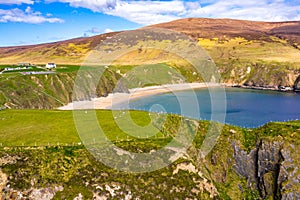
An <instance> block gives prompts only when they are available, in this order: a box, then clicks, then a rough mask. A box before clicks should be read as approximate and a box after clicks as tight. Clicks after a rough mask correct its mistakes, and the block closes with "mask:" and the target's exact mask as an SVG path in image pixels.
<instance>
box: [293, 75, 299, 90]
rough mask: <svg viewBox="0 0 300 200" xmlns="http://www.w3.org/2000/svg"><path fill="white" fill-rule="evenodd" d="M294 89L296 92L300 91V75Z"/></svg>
mask: <svg viewBox="0 0 300 200" xmlns="http://www.w3.org/2000/svg"><path fill="white" fill-rule="evenodd" d="M294 91H296V92H300V76H298V78H297V79H296V81H295V84H294Z"/></svg>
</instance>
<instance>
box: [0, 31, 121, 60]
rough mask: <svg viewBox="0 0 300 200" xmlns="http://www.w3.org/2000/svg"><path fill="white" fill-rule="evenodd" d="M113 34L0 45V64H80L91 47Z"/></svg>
mask: <svg viewBox="0 0 300 200" xmlns="http://www.w3.org/2000/svg"><path fill="white" fill-rule="evenodd" d="M115 34H116V33H107V34H102V35H97V36H93V37H85V38H75V39H70V40H65V41H59V42H53V43H46V44H37V45H26V46H12V47H0V64H16V63H18V62H31V63H45V62H50V61H55V62H57V63H60V64H80V63H81V62H82V61H83V59H84V57H85V56H86V55H87V54H88V52H89V51H90V50H91V49H93V48H95V47H96V46H97V45H98V44H99V43H100V42H101V41H103V40H105V39H106V38H107V37H111V36H113V35H115Z"/></svg>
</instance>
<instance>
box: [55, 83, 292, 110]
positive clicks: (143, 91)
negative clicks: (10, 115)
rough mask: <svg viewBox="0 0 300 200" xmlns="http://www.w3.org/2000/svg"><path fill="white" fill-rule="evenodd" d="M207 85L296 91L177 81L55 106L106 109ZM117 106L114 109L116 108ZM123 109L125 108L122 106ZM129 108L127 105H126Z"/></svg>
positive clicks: (272, 88)
mask: <svg viewBox="0 0 300 200" xmlns="http://www.w3.org/2000/svg"><path fill="white" fill-rule="evenodd" d="M208 87H228V88H242V89H253V90H265V91H275V92H297V91H294V90H281V89H278V88H275V87H258V86H244V85H234V84H226V83H179V84H165V85H159V86H148V87H144V88H133V89H129V93H109V94H108V96H106V97H98V98H93V99H92V100H85V101H76V102H71V103H68V104H67V105H64V106H61V107H59V108H57V109H58V110H81V109H108V110H113V109H114V105H120V104H124V103H126V102H127V103H128V102H129V101H131V100H134V99H138V98H143V97H147V96H153V95H158V94H163V93H168V92H175V91H183V90H191V89H202V88H208ZM118 108H119V107H117V108H116V109H118ZM124 109H125V108H124ZM127 109H129V107H127Z"/></svg>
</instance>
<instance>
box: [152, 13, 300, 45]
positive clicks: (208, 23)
mask: <svg viewBox="0 0 300 200" xmlns="http://www.w3.org/2000/svg"><path fill="white" fill-rule="evenodd" d="M149 27H154V28H166V29H172V30H175V31H179V32H182V33H185V34H187V35H189V36H192V37H193V38H210V39H211V38H214V37H216V38H222V37H224V36H226V37H228V38H234V37H243V38H246V39H248V40H257V39H267V38H266V37H269V36H276V37H280V38H286V39H288V40H291V41H293V42H297V43H300V21H290V22H257V21H247V20H235V19H209V18H187V19H179V20H175V21H172V22H167V23H161V24H157V25H152V26H149Z"/></svg>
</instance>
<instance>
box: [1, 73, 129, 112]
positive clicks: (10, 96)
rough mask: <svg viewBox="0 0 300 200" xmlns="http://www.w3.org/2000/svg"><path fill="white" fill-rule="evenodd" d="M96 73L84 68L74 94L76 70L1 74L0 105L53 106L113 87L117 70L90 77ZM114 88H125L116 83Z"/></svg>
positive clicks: (16, 106)
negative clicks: (73, 71) (71, 71)
mask: <svg viewBox="0 0 300 200" xmlns="http://www.w3.org/2000/svg"><path fill="white" fill-rule="evenodd" d="M96 76H97V73H94V72H93V71H87V72H86V74H85V77H82V80H81V81H82V85H81V87H82V88H80V89H78V91H79V92H78V93H77V97H73V89H74V88H73V87H74V82H75V79H76V73H58V74H48V75H24V76H23V75H19V76H13V77H6V76H1V77H0V82H1V87H0V107H1V106H3V105H4V106H6V107H7V108H13V109H53V108H57V107H60V106H63V105H66V104H68V103H69V102H71V101H72V100H74V99H75V100H76V99H77V100H83V99H90V98H93V97H101V96H106V95H107V94H109V93H111V92H113V91H115V90H116V89H115V85H116V84H117V81H118V79H119V78H120V75H119V74H117V73H115V72H112V71H108V70H106V74H104V75H103V76H102V78H101V79H100V80H99V82H97V83H96V82H95V81H94V79H96V78H95V77H96ZM90 88H95V91H94V93H93V94H91V93H88V92H87V91H89V90H90ZM117 90H119V91H123V90H124V92H126V91H127V90H126V89H125V88H122V87H120V86H119V88H117Z"/></svg>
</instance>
